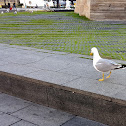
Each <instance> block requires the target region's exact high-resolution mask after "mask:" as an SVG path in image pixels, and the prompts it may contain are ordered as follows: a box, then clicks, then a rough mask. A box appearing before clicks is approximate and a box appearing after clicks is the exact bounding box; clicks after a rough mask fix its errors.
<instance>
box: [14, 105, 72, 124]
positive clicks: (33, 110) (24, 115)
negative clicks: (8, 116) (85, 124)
mask: <svg viewBox="0 0 126 126" xmlns="http://www.w3.org/2000/svg"><path fill="white" fill-rule="evenodd" d="M12 115H13V116H15V117H18V118H21V119H23V120H27V121H29V122H32V123H34V124H37V125H40V126H60V125H61V124H63V123H64V122H66V121H68V120H70V119H71V118H73V117H74V116H73V115H71V114H68V113H65V112H61V111H58V110H55V109H52V108H48V107H44V106H40V105H37V104H36V105H33V106H29V107H27V108H25V109H22V110H20V111H17V112H16V113H13V114H12Z"/></svg>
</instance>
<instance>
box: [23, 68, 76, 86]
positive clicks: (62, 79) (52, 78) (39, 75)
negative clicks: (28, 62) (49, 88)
mask: <svg viewBox="0 0 126 126" xmlns="http://www.w3.org/2000/svg"><path fill="white" fill-rule="evenodd" d="M25 76H26V77H29V78H33V79H37V80H42V81H45V82H50V83H54V84H63V83H66V82H69V81H71V80H74V79H77V78H78V77H77V76H73V75H69V74H64V73H59V72H54V71H47V70H40V71H38V72H33V73H29V74H25Z"/></svg>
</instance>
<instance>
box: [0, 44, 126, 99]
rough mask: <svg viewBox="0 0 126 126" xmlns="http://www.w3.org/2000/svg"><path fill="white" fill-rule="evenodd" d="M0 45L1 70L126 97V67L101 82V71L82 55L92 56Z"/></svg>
mask: <svg viewBox="0 0 126 126" xmlns="http://www.w3.org/2000/svg"><path fill="white" fill-rule="evenodd" d="M0 49H1V50H0V58H1V61H0V71H4V72H9V73H13V74H17V75H22V76H26V77H30V78H34V79H38V80H42V81H46V82H51V83H55V84H59V85H64V86H69V87H72V88H78V89H81V90H86V91H90V92H95V93H97V94H102V95H107V96H110V97H114V98H120V99H123V100H126V98H125V97H122V98H121V94H122V91H123V92H125V91H126V83H125V80H126V79H125V75H126V69H121V70H115V71H113V72H112V75H111V77H110V78H109V79H105V81H103V82H99V81H98V79H100V78H102V74H101V73H100V72H97V71H96V70H95V69H94V68H93V63H92V60H90V59H85V58H82V57H86V58H92V57H90V56H83V55H79V54H70V53H64V52H63V53H62V52H61V53H60V52H57V53H56V52H55V51H54V52H53V51H48V50H45V51H44V50H40V49H35V48H28V47H22V46H16V45H11V46H9V45H7V44H0ZM89 53H90V52H89ZM80 57H81V58H80ZM118 62H119V63H125V61H118ZM105 76H107V74H106V75H105Z"/></svg>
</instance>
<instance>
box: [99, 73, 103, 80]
mask: <svg viewBox="0 0 126 126" xmlns="http://www.w3.org/2000/svg"><path fill="white" fill-rule="evenodd" d="M102 76H103V78H102V79H99V81H103V80H104V73H102Z"/></svg>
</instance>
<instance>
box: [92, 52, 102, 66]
mask: <svg viewBox="0 0 126 126" xmlns="http://www.w3.org/2000/svg"><path fill="white" fill-rule="evenodd" d="M99 59H101V57H100V55H99V53H98V51H95V52H94V54H93V65H95V64H96V62H97V61H98V60H99Z"/></svg>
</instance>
